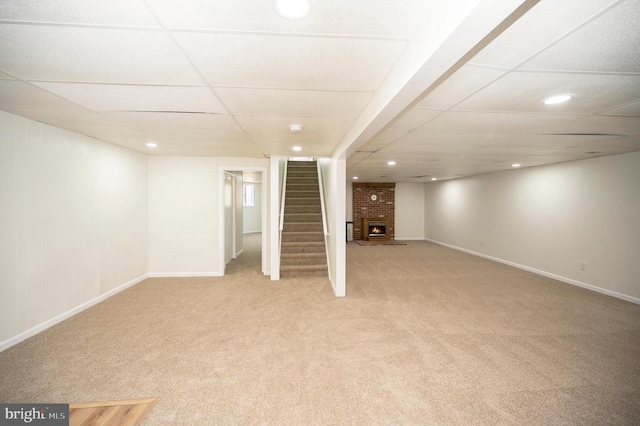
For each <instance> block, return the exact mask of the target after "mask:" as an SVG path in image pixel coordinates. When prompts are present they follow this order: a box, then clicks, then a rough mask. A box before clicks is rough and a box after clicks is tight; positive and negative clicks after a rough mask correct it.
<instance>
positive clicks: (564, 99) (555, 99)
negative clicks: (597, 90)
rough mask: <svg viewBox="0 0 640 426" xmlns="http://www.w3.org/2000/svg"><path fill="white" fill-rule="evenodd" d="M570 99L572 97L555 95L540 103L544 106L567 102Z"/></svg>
mask: <svg viewBox="0 0 640 426" xmlns="http://www.w3.org/2000/svg"><path fill="white" fill-rule="evenodd" d="M571 98H573V95H555V96H551V97H548V98H547V99H545V100H543V101H542V103H543V104H545V105H555V104H561V103H563V102H567V101H568V100H569V99H571Z"/></svg>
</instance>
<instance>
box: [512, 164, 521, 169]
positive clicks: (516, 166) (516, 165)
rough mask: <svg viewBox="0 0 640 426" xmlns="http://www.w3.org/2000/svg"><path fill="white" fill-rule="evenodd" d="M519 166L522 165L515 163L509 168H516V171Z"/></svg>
mask: <svg viewBox="0 0 640 426" xmlns="http://www.w3.org/2000/svg"><path fill="white" fill-rule="evenodd" d="M520 166H522V164H520V163H515V164H512V165H511V167H514V168H516V169H517V168H518V167H520Z"/></svg>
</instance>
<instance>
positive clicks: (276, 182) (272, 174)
mask: <svg viewBox="0 0 640 426" xmlns="http://www.w3.org/2000/svg"><path fill="white" fill-rule="evenodd" d="M286 161H287V159H286V157H281V156H278V155H272V156H271V158H270V159H269V182H268V184H267V187H268V188H269V211H270V213H271V215H270V219H269V221H268V222H267V223H268V224H269V233H270V234H271V235H273V238H271V240H270V244H269V247H270V249H269V253H270V255H271V258H270V261H269V262H270V269H271V279H272V280H274V281H275V280H279V279H280V204H281V202H282V190H283V184H284V180H285V179H284V173H285V171H284V167H285V164H286ZM263 178H264V175H263ZM263 183H264V182H263Z"/></svg>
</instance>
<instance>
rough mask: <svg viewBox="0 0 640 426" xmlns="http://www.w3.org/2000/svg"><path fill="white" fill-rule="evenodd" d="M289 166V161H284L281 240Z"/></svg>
mask: <svg viewBox="0 0 640 426" xmlns="http://www.w3.org/2000/svg"><path fill="white" fill-rule="evenodd" d="M287 164H289V159H288V158H285V159H284V173H283V174H282V197H281V198H280V234H281V237H280V240H282V228H284V196H285V194H286V192H287Z"/></svg>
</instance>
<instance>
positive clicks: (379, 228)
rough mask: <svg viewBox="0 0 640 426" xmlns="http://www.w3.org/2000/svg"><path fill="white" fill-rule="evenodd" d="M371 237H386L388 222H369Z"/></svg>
mask: <svg viewBox="0 0 640 426" xmlns="http://www.w3.org/2000/svg"><path fill="white" fill-rule="evenodd" d="M367 225H368V227H369V237H386V236H387V223H386V222H369V223H368V224H367Z"/></svg>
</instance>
